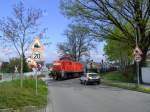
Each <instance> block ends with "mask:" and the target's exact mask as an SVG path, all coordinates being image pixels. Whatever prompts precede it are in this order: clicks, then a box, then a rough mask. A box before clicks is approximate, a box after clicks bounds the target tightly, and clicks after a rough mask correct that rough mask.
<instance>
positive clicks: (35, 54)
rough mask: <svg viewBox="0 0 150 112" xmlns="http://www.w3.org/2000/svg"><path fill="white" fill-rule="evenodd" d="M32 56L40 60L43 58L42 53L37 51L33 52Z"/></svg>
mask: <svg viewBox="0 0 150 112" xmlns="http://www.w3.org/2000/svg"><path fill="white" fill-rule="evenodd" d="M32 58H33V59H34V60H36V61H39V60H40V59H41V53H40V52H38V51H36V52H33V54H32Z"/></svg>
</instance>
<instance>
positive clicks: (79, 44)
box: [58, 25, 95, 61]
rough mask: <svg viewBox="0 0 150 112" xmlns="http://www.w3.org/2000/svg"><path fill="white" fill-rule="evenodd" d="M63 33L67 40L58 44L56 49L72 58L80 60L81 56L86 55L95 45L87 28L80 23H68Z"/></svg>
mask: <svg viewBox="0 0 150 112" xmlns="http://www.w3.org/2000/svg"><path fill="white" fill-rule="evenodd" d="M65 35H66V38H67V40H66V42H63V43H59V44H58V50H59V52H60V53H61V54H62V55H65V54H69V55H71V57H72V60H75V61H80V60H81V58H82V56H88V55H89V51H90V49H91V48H94V47H95V46H94V43H93V39H92V38H90V37H89V35H88V30H87V29H86V28H85V27H83V26H82V25H70V26H69V28H68V30H66V32H65Z"/></svg>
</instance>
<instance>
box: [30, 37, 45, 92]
mask: <svg viewBox="0 0 150 112" xmlns="http://www.w3.org/2000/svg"><path fill="white" fill-rule="evenodd" d="M31 50H32V56H31V60H33V65H35V66H34V67H35V68H34V69H35V70H34V71H35V79H36V86H35V88H36V95H37V94H38V73H39V72H40V70H41V67H42V66H41V64H39V63H40V62H42V61H43V55H42V54H43V51H44V45H43V44H42V43H41V41H40V38H39V37H36V38H35V39H34V40H33V42H32V44H31ZM31 63H32V61H31Z"/></svg>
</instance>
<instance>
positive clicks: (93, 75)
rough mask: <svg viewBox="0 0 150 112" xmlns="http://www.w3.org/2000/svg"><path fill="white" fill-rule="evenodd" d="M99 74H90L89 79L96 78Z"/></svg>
mask: <svg viewBox="0 0 150 112" xmlns="http://www.w3.org/2000/svg"><path fill="white" fill-rule="evenodd" d="M95 76H97V74H89V77H95Z"/></svg>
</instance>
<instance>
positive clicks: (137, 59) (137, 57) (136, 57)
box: [133, 46, 143, 85]
mask: <svg viewBox="0 0 150 112" xmlns="http://www.w3.org/2000/svg"><path fill="white" fill-rule="evenodd" d="M133 54H134V60H135V62H136V65H137V82H138V85H139V84H140V80H139V73H140V71H139V62H140V61H141V60H142V54H143V53H142V51H141V49H140V48H139V47H138V46H136V47H135V49H134V51H133Z"/></svg>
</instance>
